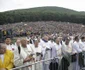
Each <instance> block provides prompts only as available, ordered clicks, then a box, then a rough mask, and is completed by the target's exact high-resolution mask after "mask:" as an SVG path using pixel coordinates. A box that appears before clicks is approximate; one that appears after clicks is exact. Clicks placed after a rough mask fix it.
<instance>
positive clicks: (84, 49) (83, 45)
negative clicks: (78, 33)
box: [79, 41, 85, 51]
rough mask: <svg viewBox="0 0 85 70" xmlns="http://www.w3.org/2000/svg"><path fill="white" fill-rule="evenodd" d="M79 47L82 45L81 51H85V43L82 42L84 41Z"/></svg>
mask: <svg viewBox="0 0 85 70" xmlns="http://www.w3.org/2000/svg"><path fill="white" fill-rule="evenodd" d="M79 45H80V49H81V50H82V51H85V43H84V42H82V41H80V42H79Z"/></svg>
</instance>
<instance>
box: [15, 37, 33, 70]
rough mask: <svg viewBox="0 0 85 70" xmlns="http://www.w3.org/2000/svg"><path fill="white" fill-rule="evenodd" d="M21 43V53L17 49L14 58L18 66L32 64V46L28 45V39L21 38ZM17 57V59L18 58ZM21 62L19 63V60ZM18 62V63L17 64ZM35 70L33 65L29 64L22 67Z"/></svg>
mask: <svg viewBox="0 0 85 70" xmlns="http://www.w3.org/2000/svg"><path fill="white" fill-rule="evenodd" d="M20 42H21V45H20V53H18V49H17V50H16V51H17V52H16V51H15V55H16V56H15V60H14V62H15V63H14V64H15V65H16V66H20V65H28V64H31V63H32V62H31V61H33V54H32V49H31V48H30V46H29V47H28V45H27V40H26V39H21V41H20ZM16 58H17V59H16ZM18 61H19V62H20V61H21V62H20V63H19V62H18ZM17 62H18V64H16V63H17ZM31 69H32V70H34V68H33V67H32V66H28V67H25V68H22V70H31Z"/></svg>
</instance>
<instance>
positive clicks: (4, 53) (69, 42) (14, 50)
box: [0, 33, 85, 70]
mask: <svg viewBox="0 0 85 70" xmlns="http://www.w3.org/2000/svg"><path fill="white" fill-rule="evenodd" d="M55 57H57V59H55V60H50V61H47V62H40V63H37V64H36V66H34V65H29V64H32V63H35V62H37V61H41V60H46V59H50V58H55ZM22 65H29V66H28V67H24V68H22V70H80V69H81V68H83V67H84V66H85V37H84V36H78V35H77V36H76V35H64V34H62V35H58V34H57V33H56V34H43V35H42V36H41V35H32V36H28V37H26V38H18V39H16V41H15V43H12V39H11V38H10V36H8V37H6V39H5V40H4V42H3V43H0V70H10V69H12V68H16V67H19V66H22Z"/></svg>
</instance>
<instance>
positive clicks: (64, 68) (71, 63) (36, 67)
mask: <svg viewBox="0 0 85 70" xmlns="http://www.w3.org/2000/svg"><path fill="white" fill-rule="evenodd" d="M78 56H79V54H78V55H77V58H78ZM72 57H74V56H69V59H70V58H72ZM78 62H79V59H76V61H75V60H72V59H71V60H68V59H66V58H64V57H61V58H57V57H55V58H50V59H46V60H41V61H37V62H32V63H30V64H26V65H22V66H19V67H16V68H13V69H12V70H79V69H78V67H80V66H79V64H78ZM76 65H77V67H76ZM80 70H85V68H80Z"/></svg>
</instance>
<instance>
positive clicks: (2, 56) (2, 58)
mask: <svg viewBox="0 0 85 70" xmlns="http://www.w3.org/2000/svg"><path fill="white" fill-rule="evenodd" d="M0 58H1V60H2V62H4V54H1V55H0Z"/></svg>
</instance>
